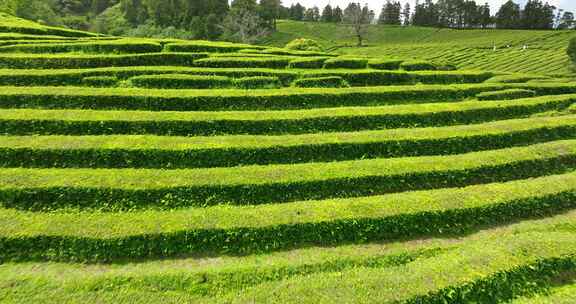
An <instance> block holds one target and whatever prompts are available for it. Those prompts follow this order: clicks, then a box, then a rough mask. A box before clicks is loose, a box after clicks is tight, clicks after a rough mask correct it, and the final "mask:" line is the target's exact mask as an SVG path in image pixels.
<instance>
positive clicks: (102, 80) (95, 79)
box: [82, 76, 118, 88]
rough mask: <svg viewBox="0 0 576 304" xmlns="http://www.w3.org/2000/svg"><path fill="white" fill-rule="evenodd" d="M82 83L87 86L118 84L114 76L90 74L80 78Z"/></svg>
mask: <svg viewBox="0 0 576 304" xmlns="http://www.w3.org/2000/svg"><path fill="white" fill-rule="evenodd" d="M82 84H83V85H85V86H88V87H101V88H103V87H113V86H116V85H117V84H118V78H116V77H114V76H91V77H84V78H82Z"/></svg>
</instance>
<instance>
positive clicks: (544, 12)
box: [0, 0, 575, 44]
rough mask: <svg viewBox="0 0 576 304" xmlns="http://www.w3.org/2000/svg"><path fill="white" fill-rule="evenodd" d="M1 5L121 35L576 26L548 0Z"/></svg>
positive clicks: (44, 0)
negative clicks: (280, 25) (282, 25)
mask: <svg viewBox="0 0 576 304" xmlns="http://www.w3.org/2000/svg"><path fill="white" fill-rule="evenodd" d="M0 9H1V10H4V11H8V12H10V13H13V14H15V15H17V16H20V17H24V18H27V19H31V20H35V21H40V22H42V23H45V24H49V25H62V26H67V27H70V28H75V29H82V30H93V31H98V32H103V33H107V34H113V35H129V36H147V37H174V38H187V39H210V40H214V39H225V40H231V41H239V42H253V41H255V40H257V39H259V38H261V37H262V36H264V35H267V34H269V33H271V32H273V31H274V30H275V29H276V20H278V19H291V20H297V21H309V22H327V23H345V24H347V25H349V26H350V28H352V29H353V32H354V34H355V35H357V36H358V35H361V34H362V32H364V31H366V28H367V25H369V24H375V23H377V24H386V25H398V26H428V27H447V28H463V29H464V28H503V29H504V28H505V29H553V28H558V29H572V28H574V27H575V21H574V14H573V13H572V12H568V11H563V10H557V9H556V8H555V7H554V6H552V5H549V4H548V3H546V2H543V1H542V0H528V1H527V3H526V5H525V6H524V7H521V6H520V5H518V4H517V3H515V2H514V1H512V0H509V1H507V2H506V3H504V4H503V5H502V6H501V7H500V8H499V10H498V11H497V13H496V14H494V15H492V14H491V7H490V6H489V5H488V4H487V3H486V4H477V3H476V2H475V1H473V0H435V1H433V0H419V1H417V2H416V5H415V7H411V6H410V5H409V4H408V3H405V4H403V3H402V2H400V1H398V0H383V5H382V9H381V12H380V15H379V16H376V14H375V12H374V10H372V9H371V8H369V7H368V6H367V5H361V4H360V3H358V2H350V4H349V5H347V6H346V7H339V6H335V7H334V6H331V5H327V6H325V7H324V8H322V9H320V8H318V7H308V8H307V7H305V6H303V5H301V4H300V3H296V4H293V5H291V6H289V7H287V6H284V5H282V3H281V1H280V0H233V1H231V3H229V1H228V0H0ZM359 40H361V39H359ZM359 44H361V41H360V42H359Z"/></svg>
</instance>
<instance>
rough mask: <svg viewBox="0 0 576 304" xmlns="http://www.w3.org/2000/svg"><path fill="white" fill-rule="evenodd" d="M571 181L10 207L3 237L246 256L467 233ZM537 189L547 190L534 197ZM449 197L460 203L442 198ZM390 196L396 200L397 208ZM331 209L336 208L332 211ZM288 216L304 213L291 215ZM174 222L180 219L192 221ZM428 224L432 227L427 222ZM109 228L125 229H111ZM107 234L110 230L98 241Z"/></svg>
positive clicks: (29, 256) (530, 213)
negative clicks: (104, 209) (219, 202)
mask: <svg viewBox="0 0 576 304" xmlns="http://www.w3.org/2000/svg"><path fill="white" fill-rule="evenodd" d="M570 180H572V181H573V180H574V174H569V175H568V174H567V175H563V176H551V177H545V178H539V179H534V180H525V181H515V182H509V183H505V184H500V185H498V184H489V185H479V186H471V187H467V188H465V189H443V190H432V191H426V192H413V193H405V194H394V195H386V196H381V197H372V198H361V199H354V200H339V201H318V202H306V203H305V202H299V203H294V204H287V205H284V206H281V207H282V208H279V206H275V205H268V206H258V207H255V208H233V207H229V208H220V209H210V208H209V209H196V210H191V211H190V210H189V211H186V210H184V211H172V212H169V213H168V214H170V217H171V221H170V222H169V224H167V222H168V221H167V220H166V217H167V213H165V212H160V211H150V212H147V213H136V214H130V213H120V214H118V215H107V214H105V213H97V214H96V215H92V214H90V215H87V214H82V213H79V214H75V213H72V214H66V213H54V214H50V213H47V214H41V215H37V216H26V215H25V214H21V213H19V212H11V211H4V212H3V213H4V214H3V216H5V217H6V216H10V218H16V219H18V220H19V221H17V222H18V223H23V224H25V226H22V225H21V226H22V227H21V228H19V230H23V231H21V232H20V233H19V234H17V235H3V236H1V237H0V248H2V249H3V250H1V251H0V260H2V261H34V260H54V261H69V260H72V261H90V262H111V261H115V260H118V259H125V258H160V257H171V256H177V255H182V254H192V253H195V254H198V253H212V254H213V253H219V254H233V253H234V254H235V253H243V254H246V253H253V252H262V251H272V250H280V249H286V248H293V247H298V246H302V245H310V244H318V245H324V246H325V245H328V244H331V245H336V244H343V243H351V242H367V241H382V240H395V239H399V238H407V237H410V238H412V237H422V236H431V235H438V234H453V233H463V232H469V231H470V230H471V229H473V228H477V227H480V226H486V225H495V224H499V223H502V222H509V221H513V220H519V219H527V218H531V217H534V216H542V215H551V214H554V213H558V212H561V211H564V210H569V209H573V208H574V207H575V206H576V203H575V202H576V189H574V184H575V183H574V182H572V184H570V183H569V181H570ZM554 182H556V183H559V184H556V185H555V184H553V183H554ZM540 188H541V189H542V191H541V193H538V191H537V190H538V189H540ZM462 190H467V191H466V192H464V191H462ZM504 193H505V194H506V195H503V194H504ZM446 197H458V198H459V200H458V201H454V202H446V201H439V199H442V198H446ZM389 202H394V204H393V205H394V206H392V207H391V206H390V205H391V204H389ZM359 206H364V208H359ZM327 210H331V211H330V213H328V212H327ZM290 214H301V215H300V216H297V217H296V216H294V217H292V216H287V215H290ZM174 218H181V219H182V221H181V222H182V223H186V224H187V225H188V226H184V225H182V223H180V224H179V223H178V222H177V221H174ZM190 219H194V220H193V221H192V220H190ZM320 219H322V220H320ZM125 222H126V223H127V222H130V223H131V224H130V225H129V226H126V227H130V228H132V229H134V230H135V231H130V230H129V229H125V228H124V229H122V228H121V229H118V227H122V226H124V225H122V223H125ZM270 222H272V225H270ZM423 222H425V223H426V225H422V223H423ZM139 223H147V225H146V226H145V227H144V226H143V225H142V224H139ZM95 225H98V226H95ZM54 226H55V227H62V228H61V229H60V230H64V231H63V232H62V234H49V233H46V232H45V230H40V229H39V228H37V227H54ZM166 226H168V227H166ZM159 227H160V228H159ZM161 227H166V228H161ZM17 229H18V228H17ZM113 229H116V230H120V231H118V232H117V231H111V230H113ZM163 230H164V231H163ZM335 231H337V232H338V233H334V232H335ZM110 233H114V234H113V235H114V236H113V237H110V236H108V237H101V235H108V234H110ZM224 244H226V245H225V246H223V245H224ZM563 244H564V245H565V243H563ZM548 245H550V244H548ZM429 296H431V295H429ZM418 303H420V302H418Z"/></svg>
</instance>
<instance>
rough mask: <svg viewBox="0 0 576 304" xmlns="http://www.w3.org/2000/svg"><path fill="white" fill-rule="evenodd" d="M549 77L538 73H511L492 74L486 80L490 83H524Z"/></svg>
mask: <svg viewBox="0 0 576 304" xmlns="http://www.w3.org/2000/svg"><path fill="white" fill-rule="evenodd" d="M545 79H550V77H546V76H538V75H525V74H511V75H498V76H494V77H492V78H490V79H488V80H486V82H490V83H526V82H528V81H531V80H545Z"/></svg>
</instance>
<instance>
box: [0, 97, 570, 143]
mask: <svg viewBox="0 0 576 304" xmlns="http://www.w3.org/2000/svg"><path fill="white" fill-rule="evenodd" d="M575 102H576V95H558V96H545V97H537V98H529V99H518V100H509V101H491V102H476V101H465V102H453V103H430V104H417V105H395V106H380V107H341V108H323V109H309V110H284V111H242V112H238V111H236V112H233V111H232V112H168V111H164V112H146V111H97V110H40V109H0V134H8V135H33V134H44V135H59V134H62V135H111V134H133V135H137V134H152V135H181V136H190V135H200V136H202V135H222V134H261V135H273V134H287V133H288V134H302V133H314V132H347V131H348V132H350V131H360V130H371V129H387V128H407V127H427V126H446V125H456V124H471V123H480V122H486V121H493V120H498V119H510V118H519V117H524V116H527V115H532V114H537V113H540V112H548V111H554V110H564V109H566V108H567V107H569V106H570V105H572V104H574V103H575ZM575 105H576V104H575Z"/></svg>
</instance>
